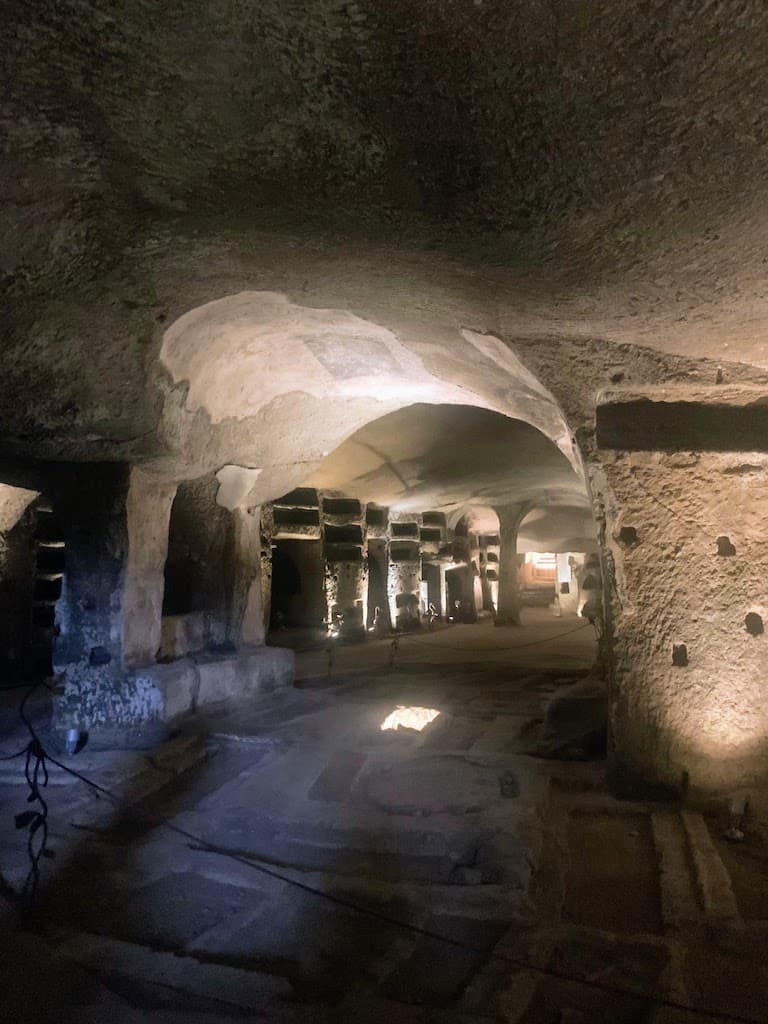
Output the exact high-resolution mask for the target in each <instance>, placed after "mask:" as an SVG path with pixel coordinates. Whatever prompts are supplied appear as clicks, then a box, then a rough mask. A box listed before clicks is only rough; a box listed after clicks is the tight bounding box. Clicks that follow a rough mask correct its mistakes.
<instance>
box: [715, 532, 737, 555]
mask: <svg viewBox="0 0 768 1024" xmlns="http://www.w3.org/2000/svg"><path fill="white" fill-rule="evenodd" d="M715 543H716V544H717V553H718V555H723V556H724V557H725V558H731V557H732V556H733V555H735V554H736V548H735V547H734V546H733V544H731V539H730V537H726V536H722V537H718V538H717V540H716V541H715Z"/></svg>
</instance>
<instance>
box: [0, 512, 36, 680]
mask: <svg viewBox="0 0 768 1024" xmlns="http://www.w3.org/2000/svg"><path fill="white" fill-rule="evenodd" d="M34 528H35V513H34V511H33V510H32V509H26V510H24V511H22V512H21V515H20V518H19V519H18V520H17V522H16V523H15V524H14V525H13V526H12V527H11V528H10V529H8V530H6V531H5V532H0V672H3V671H8V670H14V671H16V670H18V669H20V668H21V667H22V665H23V662H24V657H25V647H26V645H27V643H28V642H29V640H30V629H31V624H32V600H33V593H34V587H35V540H34Z"/></svg>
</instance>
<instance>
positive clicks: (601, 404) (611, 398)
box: [596, 384, 768, 452]
mask: <svg viewBox="0 0 768 1024" xmlns="http://www.w3.org/2000/svg"><path fill="white" fill-rule="evenodd" d="M596 430H597V446H598V448H604V449H618V450H623V451H754V452H758V451H768V392H767V391H766V389H765V388H764V387H763V388H759V387H749V386H739V385H728V384H722V385H714V386H704V385H698V384H695V385H659V386H648V387H642V388H632V387H627V388H607V389H605V390H603V391H601V392H600V393H599V394H598V396H597V410H596Z"/></svg>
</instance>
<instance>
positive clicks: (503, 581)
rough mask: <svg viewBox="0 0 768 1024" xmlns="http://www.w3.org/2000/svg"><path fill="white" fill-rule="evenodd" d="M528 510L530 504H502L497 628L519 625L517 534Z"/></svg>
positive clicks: (499, 513) (499, 512)
mask: <svg viewBox="0 0 768 1024" xmlns="http://www.w3.org/2000/svg"><path fill="white" fill-rule="evenodd" d="M528 511H529V506H528V505H502V506H500V507H499V508H497V509H496V513H497V515H498V517H499V605H498V608H497V610H496V625H497V626H518V625H519V624H520V576H519V571H518V561H517V533H518V530H519V529H520V523H521V522H522V521H523V519H524V518H525V516H526V515H527V513H528Z"/></svg>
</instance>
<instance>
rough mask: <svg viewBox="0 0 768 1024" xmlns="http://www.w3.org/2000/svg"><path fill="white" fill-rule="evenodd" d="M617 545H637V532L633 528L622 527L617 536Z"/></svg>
mask: <svg viewBox="0 0 768 1024" xmlns="http://www.w3.org/2000/svg"><path fill="white" fill-rule="evenodd" d="M618 538H619V543H620V544H623V545H624V546H625V547H630V546H631V545H632V544H637V530H636V529H635V527H634V526H622V528H621V529H620V530H619V534H618Z"/></svg>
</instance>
